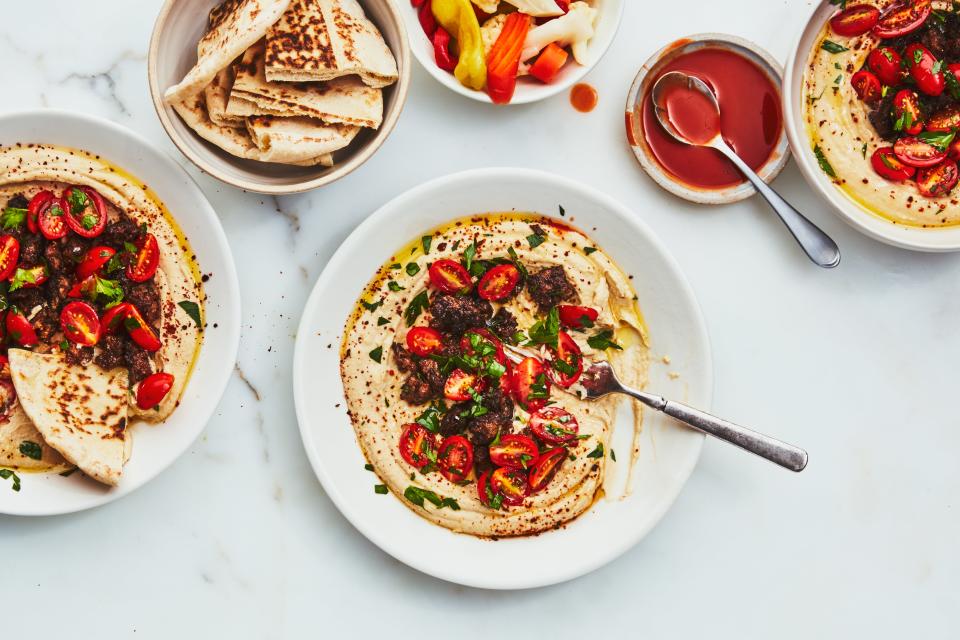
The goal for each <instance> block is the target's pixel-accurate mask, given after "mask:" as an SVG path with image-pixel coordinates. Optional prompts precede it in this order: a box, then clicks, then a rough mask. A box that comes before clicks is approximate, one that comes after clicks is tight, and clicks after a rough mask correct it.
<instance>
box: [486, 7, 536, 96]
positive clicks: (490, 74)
mask: <svg viewBox="0 0 960 640" xmlns="http://www.w3.org/2000/svg"><path fill="white" fill-rule="evenodd" d="M532 22H533V20H532V18H531V17H530V16H529V15H527V14H525V13H520V12H519V11H517V12H515V13H511V14H510V15H509V16H508V17H507V21H506V23H505V24H504V25H503V30H502V31H501V32H500V36H499V37H498V38H497V41H496V42H495V43H494V44H493V48H492V49H490V55H489V56H487V93H488V94H489V95H490V99H491V100H493V102H494V103H495V104H507V103H509V102H510V100H511V99H512V98H513V92H514V90H515V89H516V87H517V69H518V68H519V66H520V52H521V51H522V50H523V43H524V41H525V40H526V38H527V32H528V31H529V30H530V25H531V23H532Z"/></svg>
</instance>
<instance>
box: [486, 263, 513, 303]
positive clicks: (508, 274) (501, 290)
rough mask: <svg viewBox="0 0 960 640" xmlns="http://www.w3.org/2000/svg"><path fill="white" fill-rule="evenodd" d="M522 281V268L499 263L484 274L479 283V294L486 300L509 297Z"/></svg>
mask: <svg viewBox="0 0 960 640" xmlns="http://www.w3.org/2000/svg"><path fill="white" fill-rule="evenodd" d="M518 282H520V270H519V269H517V268H516V267H515V266H514V265H512V264H501V265H497V266H496V267H494V268H493V269H490V271H487V272H486V273H485V274H483V277H482V278H480V282H479V283H477V295H478V296H480V297H481V298H483V299H484V300H493V301H497V300H503V299H504V298H508V297H509V296H510V294H511V293H513V290H514V289H516V288H517V283H518Z"/></svg>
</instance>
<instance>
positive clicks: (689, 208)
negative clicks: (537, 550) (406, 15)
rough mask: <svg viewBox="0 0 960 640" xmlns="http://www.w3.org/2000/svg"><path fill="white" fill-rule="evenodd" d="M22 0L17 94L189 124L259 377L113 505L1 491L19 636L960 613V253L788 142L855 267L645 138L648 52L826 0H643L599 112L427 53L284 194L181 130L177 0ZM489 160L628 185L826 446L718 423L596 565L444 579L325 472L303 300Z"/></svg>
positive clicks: (729, 348) (730, 349) (630, 196)
mask: <svg viewBox="0 0 960 640" xmlns="http://www.w3.org/2000/svg"><path fill="white" fill-rule="evenodd" d="M397 1H398V2H403V1H405V0H397ZM2 4H3V7H2V9H0V65H2V69H3V71H2V74H0V78H2V80H3V100H2V102H0V110H18V109H29V108H36V107H44V106H51V107H60V108H65V109H72V110H77V111H82V112H85V113H92V114H97V115H100V116H105V117H107V118H110V119H112V120H114V121H116V122H118V123H120V124H122V125H124V126H127V127H130V128H132V129H135V130H137V131H138V132H140V133H141V134H143V135H145V136H147V137H148V138H149V139H151V140H152V141H153V142H155V143H156V144H157V145H159V146H160V147H162V148H163V149H165V150H167V151H168V152H169V153H170V154H171V155H173V156H174V157H175V158H176V159H177V161H179V162H180V164H182V165H184V166H185V167H186V168H187V170H188V171H189V172H190V173H191V175H193V176H194V177H195V178H196V179H197V180H198V182H199V183H200V186H201V188H202V189H203V190H204V192H205V193H206V194H207V197H208V198H209V199H210V201H211V202H212V204H213V206H214V207H215V208H216V209H217V211H218V212H219V214H220V217H221V219H222V220H223V224H224V227H225V228H226V232H227V236H228V238H229V240H230V243H231V245H232V247H233V250H234V255H235V256H236V258H237V260H238V265H237V268H238V270H239V275H240V284H241V289H242V292H243V339H242V344H241V347H240V361H239V364H238V367H237V373H236V375H235V376H234V379H233V380H232V381H231V384H230V386H229V388H228V390H227V393H226V395H225V397H224V398H223V401H222V402H221V404H220V409H219V411H218V413H217V415H216V417H215V418H214V419H213V420H212V421H211V422H210V424H209V425H208V427H207V429H206V432H205V435H204V436H203V437H202V439H201V440H199V441H198V442H197V443H196V445H195V446H194V447H193V448H192V449H191V450H190V451H189V453H188V454H186V455H184V456H183V457H182V458H181V459H180V460H179V461H178V462H177V463H176V464H174V465H173V466H172V467H171V468H170V469H169V470H168V471H166V472H165V473H163V474H162V475H161V476H160V477H158V478H157V479H156V480H154V481H153V482H151V483H150V484H149V485H147V486H146V487H144V488H142V489H140V490H139V491H137V492H136V493H134V494H133V495H131V496H129V497H127V498H124V499H122V500H120V501H118V502H115V503H113V504H110V505H107V506H105V507H102V508H99V509H95V510H92V511H88V512H85V513H80V514H76V515H70V516H63V517H54V518H37V519H26V518H12V517H0V549H2V550H3V565H4V567H3V574H2V580H0V611H3V612H5V613H6V615H4V618H5V622H4V624H3V635H4V636H6V637H11V638H13V637H26V636H28V635H29V636H31V637H36V636H37V634H43V635H48V634H53V633H56V634H57V635H63V636H65V637H80V638H86V637H93V636H94V635H96V637H99V638H116V637H137V638H170V637H174V634H177V635H185V636H186V637H202V636H209V637H216V638H220V637H231V636H232V637H242V638H248V637H249V638H285V637H306V636H307V634H310V635H311V636H319V635H321V634H328V635H329V634H330V633H331V632H336V631H339V632H340V634H342V635H344V636H347V637H360V636H370V637H374V636H377V637H385V636H386V635H394V634H397V632H398V631H399V632H400V634H399V635H401V636H404V637H407V636H409V637H423V635H424V634H428V635H432V634H434V633H436V630H440V629H442V630H443V632H442V633H443V634H444V635H452V637H464V638H469V637H474V636H477V637H479V636H480V635H481V634H482V635H484V636H488V635H490V634H491V633H492V634H494V636H496V635H497V634H500V635H502V634H504V633H506V634H507V637H512V636H514V635H517V636H519V634H520V633H526V634H536V637H542V636H547V635H552V636H555V637H572V636H573V635H574V634H575V633H576V632H585V633H588V634H594V635H595V634H597V633H601V634H603V635H604V636H610V637H641V636H642V637H650V638H664V637H695V636H704V635H709V636H710V637H718V638H720V637H723V638H726V637H730V638H743V637H777V638H808V637H842V636H846V637H873V638H901V637H910V638H947V637H956V635H955V634H956V618H957V612H958V611H960V584H958V583H957V576H958V575H960V552H958V544H957V541H958V539H960V464H958V463H957V455H958V454H957V452H958V451H960V419H958V417H957V411H956V410H955V409H954V407H953V406H952V398H954V397H955V396H954V394H955V393H956V387H957V380H956V375H957V372H958V366H957V363H958V362H960V332H958V330H957V326H958V319H960V278H958V277H957V274H958V272H960V255H923V254H918V253H910V252H907V251H903V250H899V249H894V248H890V247H887V246H884V245H881V244H878V243H876V242H874V241H872V240H869V239H867V238H866V237H864V236H861V235H860V234H858V233H857V232H855V231H854V230H852V229H851V228H849V227H847V226H846V225H845V224H844V223H843V222H841V221H840V219H839V218H837V217H835V216H834V215H833V214H832V213H831V212H829V211H827V210H826V208H825V206H824V205H822V204H821V203H820V202H819V201H818V200H816V199H815V198H814V196H813V195H812V193H810V192H809V191H808V189H807V187H806V185H805V183H804V182H803V180H802V178H801V177H800V175H799V173H798V172H797V170H796V168H795V167H794V166H793V165H792V164H791V165H790V166H789V167H788V168H787V169H786V171H785V172H784V174H783V175H782V176H781V177H780V179H779V180H778V181H777V183H776V185H777V187H778V188H779V189H780V190H781V191H782V192H783V194H784V195H785V196H787V197H788V199H790V200H792V201H793V202H794V203H795V204H796V205H797V206H798V208H800V209H802V210H804V211H807V212H809V214H810V216H811V217H812V218H813V219H814V220H815V221H816V222H817V223H818V224H820V225H822V226H823V227H824V229H825V230H827V231H828V232H829V233H830V234H832V235H833V237H834V238H835V239H836V240H837V241H838V243H839V244H840V245H841V248H842V250H843V252H844V258H843V263H842V264H841V266H840V267H839V268H838V269H837V270H835V271H832V272H828V271H822V270H820V269H817V268H815V267H813V266H811V265H810V264H809V263H808V262H807V261H806V259H805V258H804V257H803V255H802V254H801V253H800V252H799V251H798V250H797V248H796V247H795V246H794V244H793V241H792V239H791V238H790V237H789V235H788V234H787V233H786V232H785V231H784V229H783V228H782V227H781V225H780V223H779V222H777V221H776V219H775V218H774V217H773V216H772V215H771V213H770V212H769V211H768V210H767V209H766V208H765V205H764V204H763V203H762V202H760V201H749V202H745V203H741V204H739V205H734V206H728V207H723V208H715V209H707V208H703V207H696V206H693V205H688V204H686V203H684V202H681V201H679V200H676V199H674V198H673V197H671V196H668V195H667V194H665V193H664V192H662V191H660V190H659V189H658V188H657V187H656V186H655V185H654V184H653V182H651V181H650V180H649V179H647V178H646V176H645V175H643V174H642V173H641V171H640V169H639V166H638V165H637V164H636V162H635V160H634V159H633V157H632V155H631V154H630V152H629V151H628V149H627V147H626V145H625V144H624V140H623V104H622V103H623V100H624V98H625V95H626V92H627V88H628V86H629V84H630V82H631V80H632V79H633V76H634V74H635V72H636V71H637V69H638V67H639V66H640V64H641V63H642V61H643V60H644V59H645V58H646V57H647V56H648V55H649V54H650V53H652V52H653V51H654V50H656V49H657V48H659V47H660V46H661V45H663V44H664V43H665V42H667V41H670V40H673V39H675V38H678V37H681V36H684V35H688V34H691V33H697V32H703V31H719V32H729V33H735V34H738V35H741V36H745V37H748V38H751V39H753V40H755V41H757V42H759V43H760V44H761V45H763V46H765V47H767V48H768V49H769V50H770V51H771V52H772V53H773V54H774V55H775V56H776V57H777V58H779V59H780V60H781V61H783V60H784V59H785V58H786V56H787V53H788V49H789V47H790V46H791V44H792V42H793V40H794V38H795V36H796V33H797V30H798V29H799V28H800V27H801V25H802V23H803V21H804V20H805V18H806V16H807V14H808V13H809V12H810V11H811V10H812V5H811V3H810V1H809V0H806V1H804V0H790V1H788V0H776V1H773V2H771V1H770V0H725V1H723V2H708V1H706V0H696V1H695V2H691V3H687V4H686V7H685V8H684V9H683V10H682V11H670V10H669V8H670V6H669V5H664V4H663V3H652V2H649V1H647V0H630V1H629V2H628V3H627V5H628V6H627V9H626V15H625V21H624V24H623V27H622V29H621V31H620V34H619V36H618V38H617V40H616V42H615V43H614V45H613V48H612V49H611V51H610V53H608V54H607V56H606V58H605V59H604V60H603V61H602V62H601V63H600V65H599V66H598V67H597V68H596V69H595V70H594V72H593V73H592V74H591V75H590V76H588V80H589V81H590V82H591V83H592V84H594V85H595V86H596V87H597V88H598V89H599V92H600V104H599V107H598V108H597V110H596V111H594V112H593V113H591V114H589V115H582V114H579V113H576V112H575V111H574V110H573V109H572V108H571V107H570V106H569V104H568V102H567V100H566V98H565V97H563V96H560V97H557V98H555V99H553V100H550V101H548V102H546V103H543V104H541V105H539V106H529V107H515V108H511V109H504V110H499V109H494V108H490V107H487V106H484V105H480V104H477V103H474V102H471V101H467V100H465V99H462V98H459V97H457V96H455V95H454V94H452V93H450V92H449V91H447V90H446V89H444V88H443V87H441V86H440V85H439V84H437V83H436V82H434V81H433V80H432V79H431V78H429V77H428V76H427V74H426V73H424V71H423V70H422V69H420V68H418V67H416V64H415V65H414V66H415V73H414V79H413V80H414V81H413V86H412V89H411V95H410V100H409V102H408V104H407V106H406V110H405V112H404V114H403V116H402V118H401V120H400V124H399V127H398V128H397V130H396V131H395V132H394V134H393V135H392V137H391V138H390V139H389V140H388V141H387V143H386V146H385V147H384V148H383V149H382V150H381V152H380V153H379V154H378V155H376V156H375V157H374V158H373V159H372V160H371V161H370V162H369V163H367V164H366V165H365V166H363V167H362V168H361V169H360V170H358V171H356V172H355V173H353V174H352V175H350V176H348V177H347V178H345V179H344V180H341V181H340V182H338V183H336V184H334V185H332V186H330V187H327V188H325V189H323V190H320V191H315V192H313V193H310V194H307V195H303V196H297V197H288V198H280V199H278V200H273V199H270V198H264V197H261V196H258V195H253V194H245V193H241V192H239V191H237V190H235V189H233V188H231V187H228V186H225V185H222V184H220V183H218V182H216V181H215V180H213V179H210V178H208V177H206V176H203V175H199V173H198V172H197V171H196V170H195V169H194V168H193V167H192V166H191V165H189V163H188V161H187V160H186V159H185V158H184V157H183V156H181V155H180V154H179V153H178V152H177V151H176V149H175V148H174V147H173V145H172V144H171V143H170V142H169V140H168V139H167V137H166V136H165V134H164V133H163V130H162V129H161V127H160V124H159V122H158V120H157V118H156V116H155V114H154V111H153V107H152V106H151V104H150V98H149V95H148V91H147V79H146V62H145V58H146V50H147V42H148V39H149V35H150V30H151V27H152V25H153V20H154V16H155V15H156V13H157V11H158V8H159V5H160V0H149V1H148V0H138V1H136V2H123V1H119V0H112V1H108V0H88V1H87V2H71V1H69V0H56V1H54V0H33V1H32V2H29V3H23V2H16V3H15V2H12V1H11V0H7V1H5V2H3V3H2ZM492 165H517V166H526V167H535V168H541V169H545V170H549V171H553V172H556V173H559V174H562V175H567V176H570V177H571V178H576V179H578V180H582V181H584V182H587V183H590V184H593V185H595V186H598V187H600V188H601V189H603V190H605V191H607V192H608V193H610V194H611V195H612V196H614V197H616V198H618V199H619V200H621V201H623V202H624V203H626V204H627V205H629V206H631V207H633V208H634V209H635V211H636V212H637V215H639V216H641V217H642V218H643V219H645V220H646V221H647V222H648V223H649V224H650V225H651V226H652V227H653V228H654V229H655V230H656V231H657V232H658V233H659V234H660V236H661V237H662V238H663V239H664V241H665V242H666V244H667V246H668V247H669V248H670V249H671V250H672V251H673V253H674V254H675V256H676V257H677V259H678V260H679V261H680V263H681V265H682V267H683V269H684V270H685V272H686V274H687V276H688V277H689V279H690V281H691V283H692V285H693V287H694V289H695V290H696V293H697V295H698V296H699V299H700V302H701V304H702V306H703V310H704V313H705V316H706V318H707V323H708V326H709V329H710V333H711V336H712V340H713V348H714V354H715V361H716V380H717V382H716V394H715V397H716V401H715V404H714V409H715V411H716V412H717V413H719V414H720V415H723V416H727V417H730V418H731V419H735V420H738V421H741V422H743V423H745V424H747V425H753V426H755V427H756V428H759V429H762V430H768V431H770V432H771V433H774V434H776V435H779V436H781V437H783V438H784V439H786V440H789V441H793V442H797V443H798V444H802V445H803V446H805V447H807V448H808V449H809V451H810V454H811V462H810V466H809V467H808V469H807V470H806V471H805V472H804V473H803V474H801V475H794V474H790V473H787V472H783V471H781V470H779V469H777V468H775V467H773V466H771V465H769V464H767V463H765V462H763V461H760V460H756V459H753V458H750V457H749V456H747V455H744V454H741V453H740V452H738V451H736V450H734V449H732V448H731V447H728V446H725V445H723V444H720V443H716V442H710V441H708V442H707V443H706V447H705V449H704V452H703V457H702V458H701V461H700V464H699V466H698V468H697V469H696V471H695V472H694V474H693V476H692V477H691V479H690V482H689V484H688V485H687V487H686V489H685V490H684V492H683V494H682V495H681V496H680V499H679V500H678V501H677V503H676V504H675V506H674V507H673V509H672V510H671V511H670V512H669V513H668V514H667V516H666V518H665V519H664V520H663V521H662V522H661V524H660V525H659V526H657V527H656V529H654V531H653V532H652V533H651V534H650V535H649V536H648V537H647V538H646V539H645V540H644V541H643V542H642V543H640V544H639V545H638V546H637V547H635V548H634V549H633V550H632V551H630V552H628V553H627V554H625V555H624V556H623V557H621V558H620V559H619V560H617V561H615V562H613V563H612V564H610V565H609V566H607V567H605V568H603V569H601V570H599V571H597V572H595V573H593V574H591V575H589V576H586V577H584V578H581V579H578V580H575V581H573V582H570V583H567V584H563V585H560V586H556V587H551V588H546V589H540V590H535V591H528V592H518V593H494V592H484V591H475V590H470V589H464V588H461V587H457V586H454V585H451V584H447V583H444V582H440V581H437V580H434V579H432V578H429V577H426V576H424V575H421V574H419V573H417V572H415V571H413V570H411V569H408V568H406V567H405V566H403V565H400V564H399V563H397V562H396V561H394V560H393V559H392V558H390V557H389V556H387V555H385V554H384V553H382V552H381V551H380V550H379V549H377V548H376V547H374V546H373V545H371V544H370V543H368V542H367V541H366V540H365V539H364V538H362V537H361V536H360V535H359V534H358V533H357V532H356V531H355V530H354V529H353V527H352V526H351V525H350V524H349V523H347V521H346V520H345V519H344V518H343V517H342V516H341V515H340V514H339V512H337V510H336V509H335V508H334V507H333V505H332V504H331V502H330V501H329V500H328V499H327V498H326V496H325V495H324V493H323V491H322V490H321V488H320V485H319V483H318V482H317V480H316V479H315V477H314V475H313V473H312V471H311V470H310V467H309V465H308V463H307V459H306V457H305V455H304V452H303V449H302V446H301V443H300V437H299V433H298V430H297V425H296V420H295V417H294V412H293V395H292V392H291V385H290V378H291V359H292V355H293V345H294V338H295V335H294V334H295V331H296V327H297V322H298V320H299V317H300V312H301V308H302V306H303V304H304V302H305V300H306V297H307V294H308V292H309V290H310V288H311V286H312V284H313V282H314V281H315V279H316V278H317V276H318V275H319V273H320V271H321V270H322V269H323V266H324V264H325V262H326V261H327V259H328V258H329V256H330V255H331V254H332V252H333V251H334V250H335V249H336V247H337V246H338V244H339V243H340V242H341V241H342V240H343V239H344V238H345V237H346V235H347V234H348V233H349V232H350V231H351V230H352V229H353V228H354V227H355V226H356V225H357V224H358V223H359V222H360V221H361V220H362V219H363V218H364V217H365V216H367V215H368V214H370V213H371V212H373V211H374V210H375V209H376V208H377V207H379V206H380V205H381V204H382V203H384V202H386V201H387V200H389V199H390V198H392V197H394V196H395V195H397V194H399V193H400V192H402V191H404V190H406V189H408V188H410V187H412V186H414V185H416V184H418V183H420V182H422V181H425V180H427V179H430V178H433V177H436V176H439V175H442V174H445V173H449V172H453V171H457V170H461V169H467V168H474V167H484V166H492ZM0 490H3V488H2V487H0ZM507 625H509V627H508V628H509V631H508V632H505V631H504V630H503V628H504V627H506V626H507ZM627 634H629V635H627ZM338 635H339V634H338Z"/></svg>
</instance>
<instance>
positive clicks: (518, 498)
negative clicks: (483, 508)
mask: <svg viewBox="0 0 960 640" xmlns="http://www.w3.org/2000/svg"><path fill="white" fill-rule="evenodd" d="M490 489H491V490H492V491H493V492H494V493H499V494H501V495H503V504H505V505H509V506H517V505H520V504H523V499H524V498H526V497H527V496H528V495H530V483H529V482H528V481H527V474H526V473H524V472H523V471H521V470H519V469H508V468H506V467H500V468H499V469H497V470H495V471H494V472H493V473H492V474H490Z"/></svg>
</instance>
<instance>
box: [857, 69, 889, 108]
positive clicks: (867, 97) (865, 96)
mask: <svg viewBox="0 0 960 640" xmlns="http://www.w3.org/2000/svg"><path fill="white" fill-rule="evenodd" d="M850 84H851V85H853V90H854V91H856V92H857V95H858V96H859V97H860V99H861V100H863V101H864V102H867V103H872V102H877V101H879V100H880V98H881V97H883V85H881V84H880V79H879V78H877V76H875V75H873V72H871V71H867V70H866V69H861V70H860V71H857V72H856V73H855V74H853V77H852V78H850Z"/></svg>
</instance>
